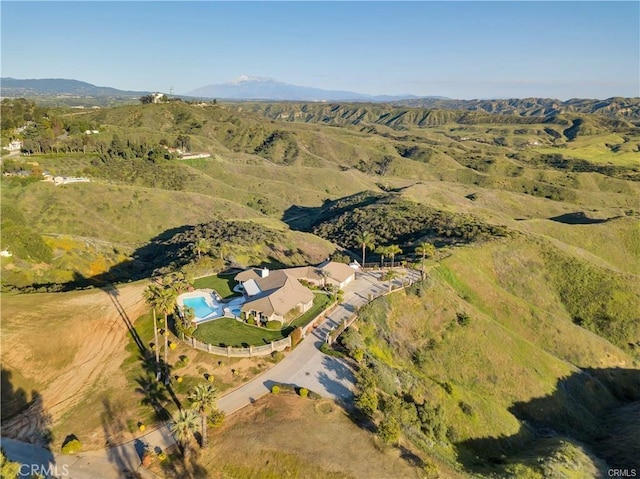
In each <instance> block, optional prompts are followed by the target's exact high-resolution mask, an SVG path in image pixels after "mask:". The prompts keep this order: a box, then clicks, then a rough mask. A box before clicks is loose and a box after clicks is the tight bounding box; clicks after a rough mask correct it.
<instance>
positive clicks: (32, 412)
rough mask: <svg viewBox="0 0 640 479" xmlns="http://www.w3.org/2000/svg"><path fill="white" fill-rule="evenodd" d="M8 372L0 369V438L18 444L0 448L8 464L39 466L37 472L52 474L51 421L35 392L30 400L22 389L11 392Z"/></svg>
mask: <svg viewBox="0 0 640 479" xmlns="http://www.w3.org/2000/svg"><path fill="white" fill-rule="evenodd" d="M12 375H13V374H12V372H11V371H9V370H7V369H5V368H2V369H1V370H0V376H1V378H2V390H1V392H2V421H1V423H0V425H1V429H2V437H3V438H5V439H7V438H8V439H15V440H17V441H21V443H27V444H28V445H27V444H20V443H9V442H8V441H3V444H2V448H3V449H4V451H5V454H6V456H7V458H8V459H9V460H13V461H17V462H21V463H22V464H27V465H29V466H30V467H32V466H34V467H35V466H36V465H38V466H39V470H43V469H47V468H48V470H55V468H56V461H55V458H54V457H53V454H52V453H51V442H52V441H53V434H52V431H51V427H52V420H51V416H50V414H49V413H48V412H47V411H46V410H45V408H44V406H43V403H42V397H41V396H40V394H39V393H38V391H35V390H32V391H31V398H30V399H29V398H28V395H27V392H26V391H25V390H24V389H22V388H17V389H16V388H15V386H14V384H13V382H12V381H11V377H12Z"/></svg>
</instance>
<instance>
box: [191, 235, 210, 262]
mask: <svg viewBox="0 0 640 479" xmlns="http://www.w3.org/2000/svg"><path fill="white" fill-rule="evenodd" d="M194 248H195V250H196V253H198V259H200V256H201V255H202V254H204V253H207V252H209V251H210V250H211V243H210V242H209V240H208V239H206V238H198V239H197V240H196V242H195V244H194Z"/></svg>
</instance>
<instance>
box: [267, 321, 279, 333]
mask: <svg viewBox="0 0 640 479" xmlns="http://www.w3.org/2000/svg"><path fill="white" fill-rule="evenodd" d="M267 329H273V330H274V331H279V330H281V329H282V323H281V322H280V321H267Z"/></svg>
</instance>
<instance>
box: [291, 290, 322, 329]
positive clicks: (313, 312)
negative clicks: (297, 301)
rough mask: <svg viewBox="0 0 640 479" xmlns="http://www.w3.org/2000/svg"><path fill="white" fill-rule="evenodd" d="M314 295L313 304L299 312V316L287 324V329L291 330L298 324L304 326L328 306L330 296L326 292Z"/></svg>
mask: <svg viewBox="0 0 640 479" xmlns="http://www.w3.org/2000/svg"><path fill="white" fill-rule="evenodd" d="M314 294H315V297H314V298H313V306H311V309H309V311H307V312H306V313H303V314H301V315H300V316H299V317H297V318H296V319H294V320H293V321H291V323H290V324H289V327H288V328H287V329H288V330H293V328H296V327H298V326H300V327H301V328H302V327H304V326H306V325H307V324H309V323H310V322H311V320H313V319H314V318H315V317H316V316H318V314H320V312H321V311H322V310H323V309H324V308H326V307H327V306H329V304H330V303H331V297H330V296H328V295H326V294H321V293H314Z"/></svg>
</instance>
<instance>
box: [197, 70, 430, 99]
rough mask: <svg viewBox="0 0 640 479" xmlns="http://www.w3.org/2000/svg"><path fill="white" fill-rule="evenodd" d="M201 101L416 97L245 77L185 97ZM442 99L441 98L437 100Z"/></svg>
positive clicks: (205, 87) (201, 89) (199, 89)
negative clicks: (192, 97)
mask: <svg viewBox="0 0 640 479" xmlns="http://www.w3.org/2000/svg"><path fill="white" fill-rule="evenodd" d="M186 95H188V96H194V97H201V98H221V99H229V100H272V101H283V100H284V101H286V100H289V101H367V102H390V101H398V100H405V99H416V98H418V97H417V96H415V95H395V96H394V95H377V96H376V95H366V94H364V93H356V92H352V91H342V90H323V89H321V88H312V87H306V86H299V85H292V84H290V83H284V82H279V81H276V80H273V79H271V78H259V77H250V76H246V75H242V76H240V77H238V78H237V79H235V80H233V81H230V82H227V83H220V84H215V85H207V86H203V87H201V88H197V89H195V90H193V91H190V92H188V93H186ZM434 98H442V97H434Z"/></svg>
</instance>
